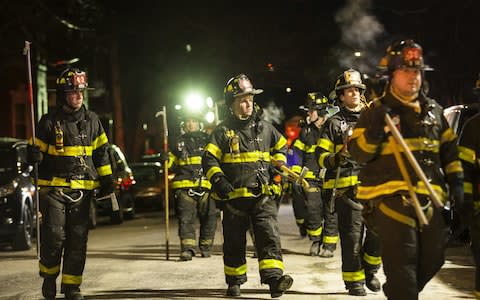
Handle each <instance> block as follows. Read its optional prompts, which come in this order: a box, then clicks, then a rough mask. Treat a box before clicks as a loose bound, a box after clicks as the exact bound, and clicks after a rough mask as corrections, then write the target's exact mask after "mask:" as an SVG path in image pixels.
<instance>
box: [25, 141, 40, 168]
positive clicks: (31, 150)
mask: <svg viewBox="0 0 480 300" xmlns="http://www.w3.org/2000/svg"><path fill="white" fill-rule="evenodd" d="M42 159H43V155H42V152H41V151H40V147H39V146H37V145H28V146H27V161H28V163H30V164H38V163H40V162H42Z"/></svg>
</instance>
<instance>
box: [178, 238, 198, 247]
mask: <svg viewBox="0 0 480 300" xmlns="http://www.w3.org/2000/svg"><path fill="white" fill-rule="evenodd" d="M180 243H181V244H182V245H184V246H195V245H196V244H197V241H196V240H193V239H182V241H181V242H180Z"/></svg>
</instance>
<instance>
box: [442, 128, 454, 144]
mask: <svg viewBox="0 0 480 300" xmlns="http://www.w3.org/2000/svg"><path fill="white" fill-rule="evenodd" d="M456 138H457V135H456V134H455V132H453V129H452V128H451V127H448V128H447V130H445V131H444V132H443V133H442V137H441V139H440V142H441V143H442V144H443V143H448V142H451V141H453V140H455V139H456Z"/></svg>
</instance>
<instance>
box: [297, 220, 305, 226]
mask: <svg viewBox="0 0 480 300" xmlns="http://www.w3.org/2000/svg"><path fill="white" fill-rule="evenodd" d="M295 222H296V223H297V224H298V225H302V224H303V223H305V219H295Z"/></svg>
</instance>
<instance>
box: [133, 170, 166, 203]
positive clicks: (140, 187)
mask: <svg viewBox="0 0 480 300" xmlns="http://www.w3.org/2000/svg"><path fill="white" fill-rule="evenodd" d="M130 166H131V168H132V171H133V173H134V174H135V180H136V185H135V188H134V189H133V195H134V198H135V202H136V205H137V207H140V206H143V207H150V208H161V209H162V210H163V209H164V208H165V179H164V177H163V171H164V170H163V166H162V164H161V163H160V162H136V163H132V164H131V165H130ZM168 177H169V181H171V180H172V179H173V177H174V175H173V174H170V173H169V175H168ZM169 202H170V204H169V206H168V207H170V208H171V207H173V197H172V193H170V194H169Z"/></svg>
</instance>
